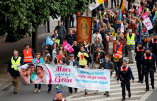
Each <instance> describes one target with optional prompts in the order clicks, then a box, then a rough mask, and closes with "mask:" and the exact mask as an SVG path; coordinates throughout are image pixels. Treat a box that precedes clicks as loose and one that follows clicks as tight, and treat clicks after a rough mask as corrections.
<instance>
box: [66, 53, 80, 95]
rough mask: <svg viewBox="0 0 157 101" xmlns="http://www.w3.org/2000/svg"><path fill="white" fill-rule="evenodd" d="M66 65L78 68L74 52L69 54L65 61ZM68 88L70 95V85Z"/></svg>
mask: <svg viewBox="0 0 157 101" xmlns="http://www.w3.org/2000/svg"><path fill="white" fill-rule="evenodd" d="M66 65H68V66H74V67H75V68H80V65H79V62H78V61H77V60H75V59H74V54H70V60H69V61H68V62H67V63H66ZM68 88H69V94H68V95H69V96H70V95H72V87H68ZM74 89H75V93H77V88H74Z"/></svg>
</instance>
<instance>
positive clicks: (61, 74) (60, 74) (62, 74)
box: [55, 73, 64, 76]
mask: <svg viewBox="0 0 157 101" xmlns="http://www.w3.org/2000/svg"><path fill="white" fill-rule="evenodd" d="M55 76H64V73H58V74H55Z"/></svg>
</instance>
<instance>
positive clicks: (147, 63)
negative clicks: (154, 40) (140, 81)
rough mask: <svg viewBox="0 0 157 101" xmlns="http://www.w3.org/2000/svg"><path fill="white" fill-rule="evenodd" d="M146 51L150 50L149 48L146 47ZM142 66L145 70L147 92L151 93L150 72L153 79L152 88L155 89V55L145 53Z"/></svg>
mask: <svg viewBox="0 0 157 101" xmlns="http://www.w3.org/2000/svg"><path fill="white" fill-rule="evenodd" d="M145 50H150V49H149V47H146V49H145ZM141 61H142V64H143V68H144V75H145V83H146V91H149V80H148V74H149V72H150V78H151V86H152V89H154V66H155V61H156V58H155V55H154V54H152V53H151V52H150V53H144V55H142V60H141Z"/></svg>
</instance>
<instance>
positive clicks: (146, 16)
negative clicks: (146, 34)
mask: <svg viewBox="0 0 157 101" xmlns="http://www.w3.org/2000/svg"><path fill="white" fill-rule="evenodd" d="M142 18H143V20H145V19H146V18H148V13H147V11H146V12H145V13H144V14H142Z"/></svg>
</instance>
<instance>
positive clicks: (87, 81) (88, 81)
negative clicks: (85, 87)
mask: <svg viewBox="0 0 157 101" xmlns="http://www.w3.org/2000/svg"><path fill="white" fill-rule="evenodd" d="M82 82H84V83H93V81H90V80H82Z"/></svg>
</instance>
